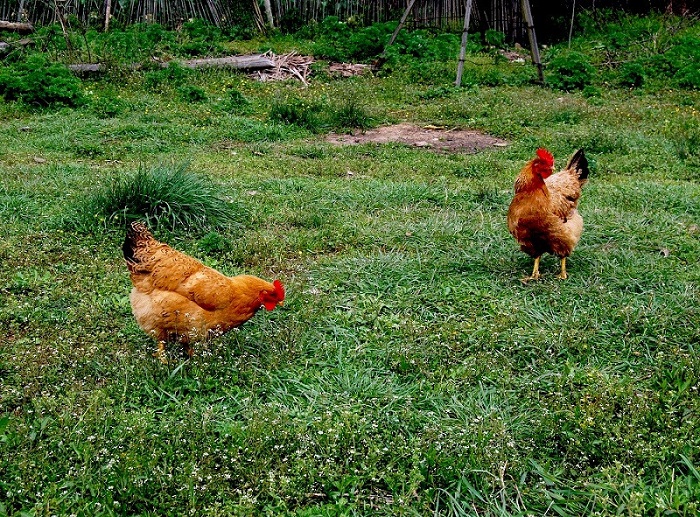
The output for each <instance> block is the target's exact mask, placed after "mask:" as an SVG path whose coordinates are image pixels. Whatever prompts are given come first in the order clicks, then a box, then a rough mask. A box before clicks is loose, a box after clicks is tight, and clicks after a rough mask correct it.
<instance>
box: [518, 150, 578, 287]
mask: <svg viewBox="0 0 700 517" xmlns="http://www.w3.org/2000/svg"><path fill="white" fill-rule="evenodd" d="M553 170H554V158H553V157H552V155H551V154H550V153H549V151H547V150H546V149H538V150H537V156H536V157H535V158H534V159H532V160H530V161H529V162H528V163H527V164H526V165H525V167H523V169H522V170H521V171H520V174H519V175H518V177H517V178H516V180H515V196H514V197H513V201H512V202H511V203H510V207H509V208H508V230H509V231H510V233H511V235H512V236H513V237H515V240H517V241H518V243H519V244H520V249H521V250H522V251H524V252H525V253H527V254H528V255H530V256H531V257H533V258H534V259H535V265H534V268H533V270H532V275H531V276H530V277H528V278H525V279H524V280H525V281H527V280H533V279H534V280H536V279H538V278H539V277H540V272H539V264H540V257H541V256H542V255H543V254H544V253H551V254H552V255H556V256H558V257H559V258H560V259H561V273H560V274H559V278H566V277H567V274H566V257H568V256H569V255H570V254H571V252H572V251H573V250H574V248H575V247H576V244H577V243H578V241H579V239H580V238H581V233H582V232H583V218H582V217H581V215H580V214H579V213H578V210H577V206H578V200H579V197H580V196H581V187H583V185H584V184H585V183H586V181H587V178H588V161H587V160H586V156H585V155H584V152H583V149H579V150H578V151H576V152H575V153H574V155H573V156H572V157H571V159H570V160H569V163H568V164H567V165H566V168H565V169H564V170H562V171H560V172H558V173H556V174H553V175H552V172H553Z"/></svg>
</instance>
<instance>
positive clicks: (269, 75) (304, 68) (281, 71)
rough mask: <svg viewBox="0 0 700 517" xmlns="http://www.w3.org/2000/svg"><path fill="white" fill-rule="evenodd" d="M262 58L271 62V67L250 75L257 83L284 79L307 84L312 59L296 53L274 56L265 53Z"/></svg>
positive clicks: (270, 53)
mask: <svg viewBox="0 0 700 517" xmlns="http://www.w3.org/2000/svg"><path fill="white" fill-rule="evenodd" d="M263 56H264V57H266V58H267V59H269V60H270V61H271V62H272V67H270V69H267V70H259V71H257V72H255V73H254V74H252V77H253V78H254V79H257V80H258V81H284V80H285V79H292V78H294V79H298V80H299V81H301V82H302V83H304V84H305V85H308V84H309V82H308V80H307V77H308V76H309V74H310V73H311V65H312V64H313V62H314V58H313V57H310V56H299V55H297V53H296V52H290V53H289V54H283V55H279V56H278V55H276V54H273V53H272V52H266V53H265V54H263Z"/></svg>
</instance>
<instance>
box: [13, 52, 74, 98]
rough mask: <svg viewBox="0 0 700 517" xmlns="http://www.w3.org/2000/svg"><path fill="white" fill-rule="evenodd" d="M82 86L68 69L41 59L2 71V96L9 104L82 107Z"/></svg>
mask: <svg viewBox="0 0 700 517" xmlns="http://www.w3.org/2000/svg"><path fill="white" fill-rule="evenodd" d="M80 85H81V82H80V80H79V79H77V78H76V77H75V76H73V75H72V74H71V73H70V71H69V70H68V68H66V67H65V66H64V65H60V64H57V63H51V62H50V61H48V59H46V58H45V57H43V56H39V55H34V56H30V57H29V58H28V59H26V60H25V61H24V62H19V63H16V64H15V65H14V66H12V67H6V68H3V69H0V95H2V96H3V97H4V98H5V100H8V101H13V100H18V101H22V102H24V103H26V104H29V105H33V106H51V105H63V106H78V105H80V104H83V102H84V97H83V93H82V91H81V89H80Z"/></svg>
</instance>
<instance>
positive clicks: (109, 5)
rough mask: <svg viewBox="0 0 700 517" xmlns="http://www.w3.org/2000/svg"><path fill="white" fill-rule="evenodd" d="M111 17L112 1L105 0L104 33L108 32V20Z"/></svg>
mask: <svg viewBox="0 0 700 517" xmlns="http://www.w3.org/2000/svg"><path fill="white" fill-rule="evenodd" d="M111 17H112V0H105V32H107V31H108V30H109V19H110V18H111Z"/></svg>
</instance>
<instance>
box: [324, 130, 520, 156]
mask: <svg viewBox="0 0 700 517" xmlns="http://www.w3.org/2000/svg"><path fill="white" fill-rule="evenodd" d="M327 140H328V141H329V142H331V143H333V144H337V145H357V144H366V143H377V144H388V143H392V142H393V143H400V144H406V145H411V146H415V147H421V148H426V149H430V150H435V151H442V152H450V153H470V154H471V153H476V152H479V151H480V150H482V149H488V148H491V147H505V146H506V145H508V142H506V141H505V140H501V139H500V138H496V137H495V136H491V135H487V134H485V133H481V132H479V131H470V130H464V129H454V128H452V129H451V128H444V127H437V126H423V127H421V126H416V125H414V124H396V125H393V126H384V127H379V128H376V129H370V130H367V131H362V132H360V131H357V132H354V133H353V134H350V135H343V134H338V133H331V134H330V135H328V138H327Z"/></svg>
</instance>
